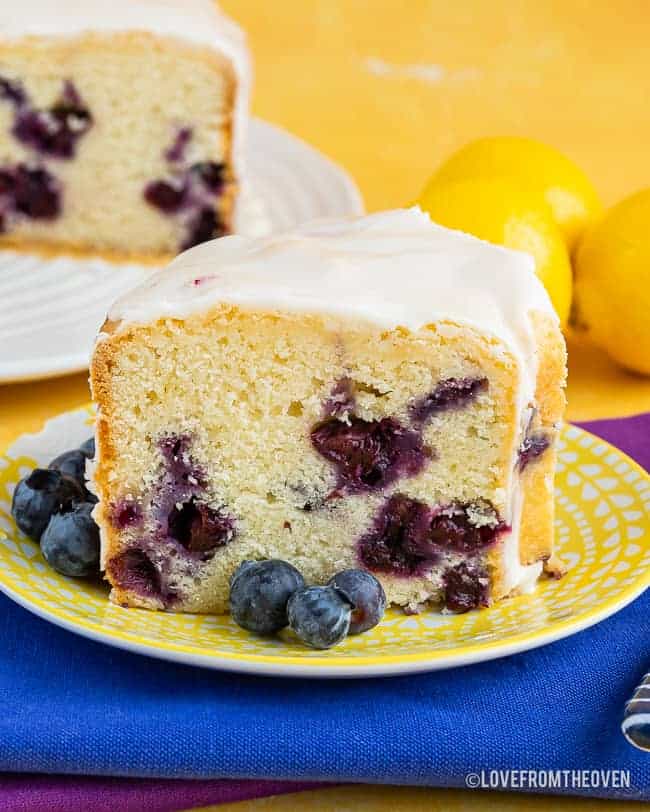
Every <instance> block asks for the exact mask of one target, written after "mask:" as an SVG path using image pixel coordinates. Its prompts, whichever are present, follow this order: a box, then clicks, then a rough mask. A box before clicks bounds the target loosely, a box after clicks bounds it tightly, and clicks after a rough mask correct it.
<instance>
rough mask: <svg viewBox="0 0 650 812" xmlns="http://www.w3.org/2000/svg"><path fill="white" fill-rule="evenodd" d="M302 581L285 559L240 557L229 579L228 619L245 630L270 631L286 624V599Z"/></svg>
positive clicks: (265, 632) (270, 632) (300, 586)
mask: <svg viewBox="0 0 650 812" xmlns="http://www.w3.org/2000/svg"><path fill="white" fill-rule="evenodd" d="M304 585H305V582H304V579H303V577H302V575H301V574H300V573H299V572H298V570H297V569H296V568H295V567H293V566H292V565H291V564H289V563H287V562H286V561H280V560H278V559H269V560H267V561H244V562H243V563H242V564H240V566H239V568H238V569H237V570H236V571H235V573H234V575H233V577H232V579H231V581H230V614H231V616H232V619H233V620H234V621H235V623H236V624H237V625H238V626H241V627H242V628H243V629H246V630H247V631H249V632H255V633H256V634H274V633H275V632H278V631H280V629H283V628H284V627H285V626H286V625H287V623H288V618H287V602H288V601H289V599H290V598H291V596H292V595H293V594H294V593H295V592H296V590H299V589H302V588H303V587H304Z"/></svg>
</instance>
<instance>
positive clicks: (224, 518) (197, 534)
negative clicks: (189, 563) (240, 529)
mask: <svg viewBox="0 0 650 812" xmlns="http://www.w3.org/2000/svg"><path fill="white" fill-rule="evenodd" d="M167 524H168V533H169V535H170V537H171V538H173V539H174V540H175V541H177V542H178V543H179V544H180V545H181V546H182V547H184V548H185V549H186V550H189V552H191V553H199V554H209V553H213V552H214V551H215V550H216V549H217V548H218V547H224V546H225V545H226V544H228V542H229V541H231V540H232V539H233V537H234V535H235V520H234V519H233V518H232V517H231V516H228V514H226V513H223V512H221V511H218V510H214V508H211V507H208V505H206V504H205V503H203V502H199V501H197V500H196V499H195V498H194V497H192V498H191V499H189V500H188V501H187V502H184V503H183V504H182V505H181V507H180V508H178V507H176V505H174V507H173V508H172V509H171V512H170V514H169V518H168V520H167Z"/></svg>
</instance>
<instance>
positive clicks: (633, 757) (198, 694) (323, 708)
mask: <svg viewBox="0 0 650 812" xmlns="http://www.w3.org/2000/svg"><path fill="white" fill-rule="evenodd" d="M590 428H591V429H592V430H594V431H595V432H597V433H599V434H601V435H602V436H604V437H606V438H607V439H611V440H614V441H618V444H619V446H621V447H623V448H624V450H626V451H627V452H628V453H631V454H632V455H635V452H636V456H637V458H638V459H639V462H641V463H642V464H644V465H646V466H648V465H649V464H650V450H649V449H648V445H649V442H648V440H647V439H646V438H650V416H642V417H638V418H633V419H629V420H622V421H605V422H603V423H601V424H594V425H591V426H590ZM644 445H645V449H643V446H644ZM649 640H650V594H649V593H646V594H645V595H643V596H642V597H640V598H639V599H637V600H636V601H635V602H634V603H633V604H631V605H630V606H628V607H627V608H626V609H624V610H623V611H621V612H619V613H618V614H616V615H614V616H613V617H611V618H609V619H608V620H606V621H604V622H603V623H601V624H599V625H598V626H596V627H594V628H592V629H589V630H587V631H584V632H582V633H580V634H577V635H575V636H573V637H571V638H569V639H567V640H563V641H560V642H558V643H554V644H552V645H549V646H546V647H544V648H541V649H537V650H535V651H531V652H527V653H524V654H519V655H515V656H512V657H509V658H507V659H502V660H496V661H493V662H489V663H482V664H479V665H474V666H468V667H466V668H461V669H456V670H452V671H442V672H436V673H432V674H421V675H415V676H406V677H394V678H385V679H367V680H358V681H357V680H351V681H326V680H322V681H313V680H309V681H301V680H296V679H270V678H262V677H248V676H238V675H232V674H225V673H224V674H220V673H216V672H213V671H202V670H199V669H193V668H189V667H184V666H179V665H172V664H167V663H163V662H159V661H156V660H152V659H147V658H144V657H139V656H137V655H133V654H128V653H125V652H121V651H118V650H116V649H112V648H109V647H107V646H103V645H100V644H98V643H92V642H90V641H87V640H84V639H83V638H81V637H78V636H76V635H73V634H71V633H68V632H66V631H63V630H61V629H58V628H56V627H54V626H52V625H50V624H48V623H46V622H45V621H42V620H39V619H38V618H36V617H35V616H33V615H31V614H30V613H28V612H26V611H24V610H23V609H21V608H19V607H18V606H17V605H15V604H14V603H12V602H11V601H10V600H8V599H7V598H5V597H4V596H0V641H1V645H0V770H2V771H11V772H44V773H76V774H86V775H116V776H143V777H164V778H174V777H177V778H270V779H292V780H315V781H337V782H363V783H391V784H411V785H431V786H444V787H457V786H465V784H466V780H467V781H470V780H471V779H466V776H467V775H468V774H470V773H472V774H480V773H481V771H485V774H486V777H488V778H489V771H491V770H513V769H525V770H571V771H582V770H598V771H600V770H614V769H619V770H620V769H623V770H629V774H630V781H631V788H630V789H617V788H614V787H604V786H600V787H598V788H596V789H593V790H586V789H584V788H581V787H579V786H574V787H571V786H568V787H563V788H562V789H561V791H562V792H565V793H570V792H574V793H577V794H581V793H582V794H594V795H600V796H603V797H627V798H639V799H641V798H643V799H650V755H644V754H643V753H640V752H639V751H636V750H634V749H633V748H632V747H631V746H630V745H629V744H627V743H626V742H625V740H624V739H623V737H622V735H621V734H620V732H619V724H620V718H621V713H622V710H623V705H624V703H625V701H626V699H627V698H628V697H629V696H630V694H631V692H632V690H633V689H634V687H635V685H636V684H637V683H638V682H639V680H640V679H641V677H642V675H643V673H644V670H647V669H648V667H649V666H650V646H649V645H648V641H649ZM604 780H605V779H604V778H603V779H602V780H600V783H601V784H602V783H603V781H604ZM592 783H593V781H592ZM597 783H598V782H597ZM521 789H527V787H525V786H523V787H521Z"/></svg>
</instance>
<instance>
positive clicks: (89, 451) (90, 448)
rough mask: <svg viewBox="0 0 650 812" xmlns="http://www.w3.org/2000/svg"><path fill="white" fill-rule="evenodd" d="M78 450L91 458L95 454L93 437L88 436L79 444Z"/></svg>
mask: <svg viewBox="0 0 650 812" xmlns="http://www.w3.org/2000/svg"><path fill="white" fill-rule="evenodd" d="M79 451H81V453H82V454H83V455H84V456H85V457H88V459H89V460H92V459H93V457H94V456H95V438H94V437H89V438H88V439H87V440H86V442H85V443H82V444H81V445H80V446H79Z"/></svg>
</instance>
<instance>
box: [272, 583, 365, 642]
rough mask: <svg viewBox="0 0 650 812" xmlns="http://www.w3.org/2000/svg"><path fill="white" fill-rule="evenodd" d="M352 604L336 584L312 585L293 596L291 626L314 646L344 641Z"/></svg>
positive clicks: (288, 609) (290, 603)
mask: <svg viewBox="0 0 650 812" xmlns="http://www.w3.org/2000/svg"><path fill="white" fill-rule="evenodd" d="M351 614H352V606H351V605H350V603H349V601H348V600H347V598H346V597H345V595H343V593H342V592H339V591H338V590H337V589H335V588H334V587H332V586H310V587H307V589H301V590H299V591H298V592H295V593H294V594H293V595H292V596H291V598H290V599H289V604H288V606H287V615H288V617H289V626H290V627H291V628H292V629H293V631H294V632H295V633H296V634H297V635H298V637H299V638H300V639H301V640H302V641H303V643H306V644H307V645H308V646H311V647H312V648H320V649H323V648H331V647H332V646H334V645H336V643H340V642H341V640H343V638H344V637H345V636H346V635H347V633H348V629H349V628H350V616H351Z"/></svg>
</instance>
